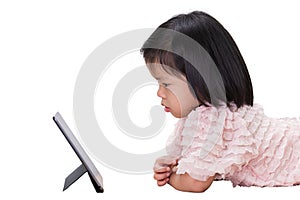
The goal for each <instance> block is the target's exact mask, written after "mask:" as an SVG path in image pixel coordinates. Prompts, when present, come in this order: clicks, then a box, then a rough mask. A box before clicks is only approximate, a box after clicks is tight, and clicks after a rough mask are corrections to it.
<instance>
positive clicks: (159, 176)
mask: <svg viewBox="0 0 300 200" xmlns="http://www.w3.org/2000/svg"><path fill="white" fill-rule="evenodd" d="M169 176H170V173H161V174H154V175H153V178H154V179H155V180H157V181H161V180H164V179H166V178H168V177H169Z"/></svg>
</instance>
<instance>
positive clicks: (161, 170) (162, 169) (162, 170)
mask: <svg viewBox="0 0 300 200" xmlns="http://www.w3.org/2000/svg"><path fill="white" fill-rule="evenodd" d="M169 171H171V168H170V167H154V172H155V173H165V172H169Z"/></svg>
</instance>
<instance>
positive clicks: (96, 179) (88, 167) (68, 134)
mask: <svg viewBox="0 0 300 200" xmlns="http://www.w3.org/2000/svg"><path fill="white" fill-rule="evenodd" d="M53 120H54V122H55V123H56V125H57V126H58V128H59V129H60V131H61V132H62V133H63V135H64V136H65V138H66V139H67V141H68V142H69V144H70V145H71V147H72V148H73V150H74V151H75V153H76V155H77V156H78V158H79V159H80V161H81V163H82V164H81V165H80V166H79V167H78V168H77V169H75V170H74V171H73V172H72V173H71V174H70V175H69V176H68V177H67V178H66V179H65V184H64V188H63V191H65V190H66V189H67V188H68V187H69V186H71V185H72V184H73V183H74V182H75V181H77V180H78V179H79V178H80V177H81V176H82V175H83V174H84V173H86V172H87V173H88V175H89V177H90V179H91V181H92V183H93V186H94V188H95V190H96V192H98V193H103V192H104V189H103V179H102V176H101V174H100V173H99V171H98V170H97V168H96V167H95V165H94V163H93V162H92V161H91V159H90V158H89V157H88V155H87V154H86V152H85V151H84V149H83V148H82V146H81V145H80V143H79V142H78V140H77V139H76V137H75V136H74V134H73V133H72V131H71V129H70V128H69V127H68V125H67V124H66V122H65V120H64V119H63V118H62V116H61V115H60V114H59V112H57V113H56V114H55V116H54V117H53Z"/></svg>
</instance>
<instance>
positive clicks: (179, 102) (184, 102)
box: [148, 64, 199, 118]
mask: <svg viewBox="0 0 300 200" xmlns="http://www.w3.org/2000/svg"><path fill="white" fill-rule="evenodd" d="M154 65H155V66H154ZM148 69H149V71H150V73H151V75H152V76H153V77H154V78H155V79H156V80H157V81H158V84H159V88H158V91H157V96H158V97H160V98H161V105H162V106H164V107H165V111H166V112H170V113H171V114H172V115H173V116H174V117H176V118H182V117H186V116H187V115H188V114H189V113H190V112H191V111H192V110H193V109H194V108H196V107H198V106H199V102H198V100H197V98H196V97H195V96H194V95H193V94H192V92H191V91H190V89H189V87H188V83H187V80H186V78H185V77H184V76H183V75H182V76H181V77H177V76H175V75H171V74H169V73H167V72H166V71H165V70H163V69H162V68H161V65H159V64H151V67H149V65H148Z"/></svg>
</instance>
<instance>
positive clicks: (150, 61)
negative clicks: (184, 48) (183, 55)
mask: <svg viewBox="0 0 300 200" xmlns="http://www.w3.org/2000/svg"><path fill="white" fill-rule="evenodd" d="M141 53H142V54H143V57H144V59H145V62H146V64H147V67H148V68H149V70H150V71H152V72H154V71H155V70H156V69H157V67H161V69H163V70H164V71H165V72H167V73H168V74H170V75H175V76H177V77H182V75H185V74H184V73H182V72H181V71H180V69H179V64H178V61H179V59H178V56H177V55H175V54H174V53H172V52H169V51H165V50H161V49H151V48H145V49H141Z"/></svg>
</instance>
